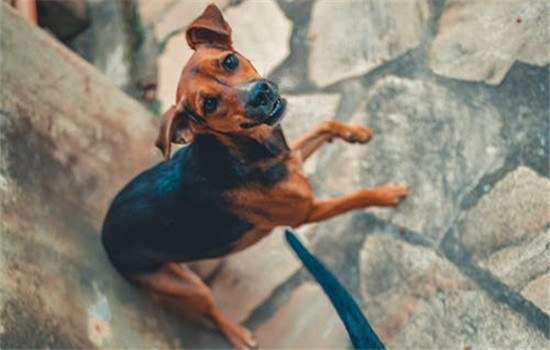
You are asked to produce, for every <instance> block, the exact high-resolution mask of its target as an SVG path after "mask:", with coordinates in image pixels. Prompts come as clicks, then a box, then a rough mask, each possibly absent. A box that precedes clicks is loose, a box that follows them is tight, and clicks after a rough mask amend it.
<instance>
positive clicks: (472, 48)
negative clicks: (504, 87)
mask: <svg viewBox="0 0 550 350" xmlns="http://www.w3.org/2000/svg"><path fill="white" fill-rule="evenodd" d="M549 9H550V4H548V3H547V2H543V1H481V2H463V1H458V0H453V1H448V2H447V3H446V4H445V11H444V12H443V14H442V16H441V19H440V21H439V30H438V33H437V36H436V37H435V39H434V40H433V43H432V45H431V47H430V63H429V64H430V67H431V69H432V70H433V71H434V73H436V74H440V75H443V76H447V77H451V78H455V79H462V80H471V81H482V82H485V83H487V84H491V85H498V84H500V82H501V81H502V80H503V79H504V77H505V76H506V73H507V72H508V70H509V69H510V67H511V66H512V65H513V64H514V62H515V61H522V62H526V63H529V64H536V65H539V66H544V65H546V64H548V63H549V62H550V54H549V51H548V42H549V41H550V37H549V33H548V18H549V16H550V11H549Z"/></svg>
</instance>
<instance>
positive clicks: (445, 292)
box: [360, 236, 548, 349]
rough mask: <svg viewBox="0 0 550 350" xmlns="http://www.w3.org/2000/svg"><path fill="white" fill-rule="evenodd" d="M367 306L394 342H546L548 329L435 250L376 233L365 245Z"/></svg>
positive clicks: (362, 268) (377, 325)
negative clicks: (495, 296)
mask: <svg viewBox="0 0 550 350" xmlns="http://www.w3.org/2000/svg"><path fill="white" fill-rule="evenodd" d="M360 257H361V260H360V272H361V281H362V282H361V291H362V296H363V300H364V311H365V314H366V316H367V318H369V320H370V321H371V323H372V325H373V328H374V329H375V330H376V331H377V333H378V334H379V335H380V337H381V340H382V342H384V344H385V345H386V346H388V347H391V348H405V347H406V348H440V349H443V348H457V347H460V348H463V347H465V346H470V347H472V348H487V347H498V348H518V347H521V348H525V347H528V348H543V347H545V346H546V345H547V344H548V343H547V340H546V338H545V337H544V334H543V333H541V332H539V331H537V330H536V329H534V328H532V327H531V326H530V325H529V324H528V323H527V322H526V321H525V319H523V318H522V317H521V316H519V315H517V314H515V313H514V312H513V311H511V310H510V309H509V307H508V306H506V305H504V304H497V303H495V302H494V301H493V300H492V299H491V298H489V297H488V296H487V295H486V294H485V292H483V291H481V290H479V289H478V288H477V287H476V286H475V285H474V284H473V283H472V282H470V281H469V280H468V279H466V278H465V277H464V276H462V274H461V273H460V272H459V271H458V269H457V268H456V267H455V266H454V265H453V264H451V263H450V262H449V261H447V260H446V259H444V258H442V257H440V256H438V255H437V254H436V253H435V252H434V251H433V250H431V249H429V248H426V247H421V246H413V245H410V244H408V243H405V242H402V241H398V240H396V239H394V238H391V237H383V236H371V237H369V238H368V239H367V240H366V241H365V245H364V247H363V250H362V251H361V255H360Z"/></svg>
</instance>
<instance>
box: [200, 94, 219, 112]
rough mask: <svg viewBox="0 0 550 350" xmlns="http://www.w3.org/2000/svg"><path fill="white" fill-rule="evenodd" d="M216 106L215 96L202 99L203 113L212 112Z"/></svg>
mask: <svg viewBox="0 0 550 350" xmlns="http://www.w3.org/2000/svg"><path fill="white" fill-rule="evenodd" d="M216 108H218V99H217V98H215V97H205V98H204V100H203V101H202V111H203V112H204V114H210V113H213V112H214V111H215V110H216Z"/></svg>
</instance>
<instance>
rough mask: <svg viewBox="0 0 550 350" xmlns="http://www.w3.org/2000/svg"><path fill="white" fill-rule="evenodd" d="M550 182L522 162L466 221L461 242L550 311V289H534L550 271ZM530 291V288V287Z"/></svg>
mask: <svg viewBox="0 0 550 350" xmlns="http://www.w3.org/2000/svg"><path fill="white" fill-rule="evenodd" d="M548 198H550V180H548V179H547V178H544V177H541V176H539V175H538V174H537V173H535V172H534V171H533V170H531V169H529V168H527V167H523V166H520V167H519V168H517V169H516V170H514V171H513V172H511V173H509V174H508V175H506V176H505V177H504V178H503V179H502V180H500V181H499V182H498V183H497V184H496V185H495V186H494V188H493V189H491V190H490V192H488V193H487V194H486V195H485V196H483V197H482V198H481V199H480V200H479V202H478V203H477V204H476V205H475V206H474V207H472V208H471V209H470V210H469V211H468V212H467V213H466V215H465V216H464V218H463V220H462V221H461V223H460V232H461V240H462V243H463V244H464V246H465V247H466V249H467V250H468V251H469V252H470V254H472V257H473V258H474V260H475V261H476V262H477V263H478V264H479V265H480V266H482V267H484V268H486V269H488V270H489V271H491V272H492V273H493V274H494V275H496V276H498V277H499V278H501V279H502V280H503V281H504V282H505V283H506V284H508V285H509V286H510V287H512V288H513V289H515V290H516V291H518V292H521V293H522V294H524V295H526V297H528V298H529V299H531V300H532V301H533V302H534V303H535V304H537V305H538V306H539V307H540V308H541V309H543V310H548V309H550V304H549V303H548V299H549V298H550V297H549V296H550V291H549V290H548V288H545V289H542V290H541V291H540V292H539V293H534V291H533V286H535V285H538V284H540V283H541V282H540V281H538V282H537V280H538V279H542V280H544V279H545V277H544V274H545V273H547V272H548V270H549V269H550V260H549V259H548V249H549V246H550V230H549V229H548V227H549V225H550V216H549V213H550V203H549V201H548ZM524 289H525V291H524Z"/></svg>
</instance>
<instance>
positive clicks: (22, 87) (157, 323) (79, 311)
mask: <svg viewBox="0 0 550 350" xmlns="http://www.w3.org/2000/svg"><path fill="white" fill-rule="evenodd" d="M0 32H1V33H2V35H0V51H1V52H2V64H1V65H0V76H1V77H2V89H1V90H0V123H1V129H2V132H1V133H0V141H1V148H2V152H1V156H0V179H1V180H0V187H1V191H2V193H1V194H0V200H1V202H0V206H1V211H2V215H1V216H2V220H0V237H1V241H2V244H1V245H0V256H1V258H0V260H1V265H2V268H1V269H0V300H1V301H0V303H1V304H2V316H1V321H0V323H2V325H1V326H0V333H1V337H2V348H10V349H45V348H54V349H90V348H94V347H96V346H101V347H104V348H119V349H122V348H139V347H145V348H155V349H158V348H182V347H183V348H205V347H208V348H211V347H216V346H212V345H213V344H214V343H215V339H218V338H220V337H218V338H214V337H213V336H212V332H207V331H200V330H196V329H193V328H192V327H190V326H189V324H186V323H183V322H181V320H178V319H175V318H174V317H170V316H168V315H167V314H166V313H164V312H162V310H161V309H160V308H159V307H158V306H157V305H153V304H152V303H151V302H150V301H148V299H147V298H145V296H144V295H143V294H141V293H140V292H139V291H138V290H137V289H136V288H134V287H133V286H132V285H131V284H129V283H127V281H126V280H125V279H124V278H122V276H121V275H120V274H119V273H117V272H116V271H115V270H114V268H113V267H112V265H111V264H110V263H109V261H108V259H107V257H106V255H105V252H104V251H103V249H102V247H101V243H100V237H99V232H100V230H99V227H100V226H101V222H102V219H103V216H104V215H105V211H106V209H107V206H108V205H109V202H110V201H111V200H112V198H113V197H114V195H115V194H116V192H117V191H118V190H120V188H121V187H122V186H123V185H124V184H125V183H126V182H127V181H129V180H130V179H131V178H132V177H133V176H135V175H136V174H137V173H138V172H140V171H141V170H142V169H145V168H146V167H148V166H150V165H152V164H154V162H155V161H157V160H160V154H158V151H157V150H155V147H154V146H153V142H154V137H155V133H156V127H155V126H154V121H155V118H154V117H153V116H151V115H150V114H149V113H147V111H146V110H145V109H144V108H142V107H141V106H140V105H139V103H137V102H136V101H134V100H132V99H131V98H129V97H128V96H127V95H125V94H124V93H123V92H121V91H120V90H119V89H118V88H116V86H114V85H113V84H112V83H111V82H109V81H108V79H107V78H106V77H105V76H103V75H102V74H101V73H99V72H98V71H96V70H95V69H94V68H93V67H91V66H90V65H89V64H88V63H86V62H84V61H83V60H82V59H81V58H79V57H77V56H76V55H75V54H74V53H72V52H70V51H69V50H68V49H67V48H66V47H65V46H63V45H62V44H61V43H59V42H58V41H57V40H55V39H54V38H53V37H51V36H50V35H48V34H47V33H45V32H44V31H43V30H41V29H40V28H38V27H36V26H31V25H29V23H28V22H27V21H25V20H24V19H23V18H21V17H20V16H18V15H17V14H16V13H15V12H14V11H13V10H12V9H10V8H9V7H8V6H7V5H6V3H5V2H3V1H2V2H0ZM37 53H39V54H37ZM30 70H32V74H31V73H29V72H30ZM201 338H202V339H201ZM205 338H206V339H205ZM213 339H214V340H213ZM180 340H181V344H180V343H179V341H180ZM94 342H95V344H94ZM226 346H227V345H226ZM218 347H219V346H218Z"/></svg>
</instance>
